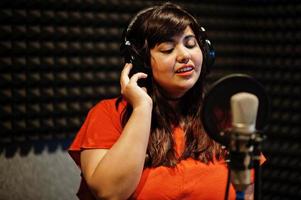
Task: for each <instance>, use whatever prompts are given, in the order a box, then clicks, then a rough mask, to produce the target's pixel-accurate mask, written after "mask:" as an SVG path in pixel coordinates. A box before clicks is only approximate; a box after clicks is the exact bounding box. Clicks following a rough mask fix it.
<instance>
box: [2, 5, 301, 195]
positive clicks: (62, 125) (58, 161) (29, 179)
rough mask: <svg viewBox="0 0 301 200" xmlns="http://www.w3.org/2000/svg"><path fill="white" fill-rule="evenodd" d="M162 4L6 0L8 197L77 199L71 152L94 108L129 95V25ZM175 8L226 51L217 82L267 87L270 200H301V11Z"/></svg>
mask: <svg viewBox="0 0 301 200" xmlns="http://www.w3.org/2000/svg"><path fill="white" fill-rule="evenodd" d="M158 2H160V1H149V0H147V1H142V0H140V1H139V0H110V1H107V0H29V1H26V0H23V1H22V0H15V1H6V0H4V1H3V0H2V1H1V2H0V103H1V104H0V200H19V199H27V200H36V199H41V200H57V199H62V200H70V199H76V197H75V193H76V191H77V189H78V186H79V181H80V177H79V173H80V172H79V170H78V169H77V167H76V166H75V164H74V163H73V161H72V160H71V158H70V157H69V156H68V154H67V151H66V150H67V148H68V146H69V145H70V142H71V141H72V139H73V137H74V135H75V134H76V132H77V131H78V129H79V127H80V126H81V124H82V122H83V120H84V118H85V116H86V114H87V112H88V110H89V109H90V108H91V106H93V105H94V104H96V103H97V102H98V101H100V100H101V99H103V98H109V97H115V96H117V95H118V94H119V74H120V70H121V68H122V67H123V61H122V59H121V58H120V56H119V44H120V38H121V33H122V31H123V29H124V27H125V26H126V24H127V22H128V20H129V19H130V17H131V16H132V15H133V14H134V13H135V12H137V11H138V10H140V9H142V8H144V7H146V6H151V5H154V4H157V3H158ZM172 2H176V3H179V4H180V5H182V6H184V7H185V8H187V9H188V10H189V11H191V12H192V13H193V14H194V15H195V16H196V17H197V18H198V20H199V22H200V23H201V24H202V25H203V26H204V27H206V29H207V34H208V36H209V38H210V40H211V41H212V43H213V45H214V47H215V49H216V52H217V59H216V62H215V64H214V66H213V68H212V73H211V74H210V75H209V77H208V82H209V83H212V82H213V81H215V80H217V79H218V78H220V77H223V76H225V75H228V74H232V73H237V72H238V73H246V74H249V75H252V76H254V77H255V78H256V79H257V80H259V81H260V82H261V83H262V84H263V85H264V86H265V88H266V90H267V92H268V94H269V96H270V98H271V107H272V112H271V115H270V120H269V127H268V129H267V131H266V133H267V136H268V138H267V140H266V141H265V142H264V145H263V151H264V153H265V155H266V157H267V159H268V162H267V163H266V165H265V166H264V167H263V174H262V181H263V183H262V184H263V185H262V186H263V187H262V195H263V199H267V200H268V199H273V200H277V199H281V200H282V199H300V198H301V143H300V138H301V136H300V135H301V133H300V79H301V45H300V43H301V42H300V41H301V31H300V29H301V16H300V13H301V4H300V3H298V1H293V0H292V1H284V0H283V1H281V0H274V1H272V0H270V1H269V0H228V1H218V0H207V1H196V0H195V1H193V0H185V1H184V0H182V1H181V0H179V1H172Z"/></svg>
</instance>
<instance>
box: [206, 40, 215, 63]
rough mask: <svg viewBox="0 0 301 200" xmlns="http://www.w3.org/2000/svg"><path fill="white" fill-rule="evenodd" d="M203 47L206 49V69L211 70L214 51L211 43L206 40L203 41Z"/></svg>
mask: <svg viewBox="0 0 301 200" xmlns="http://www.w3.org/2000/svg"><path fill="white" fill-rule="evenodd" d="M204 47H205V48H206V54H207V55H206V64H207V67H208V68H211V66H212V65H213V63H214V61H215V50H214V48H213V46H212V44H211V42H210V41H209V40H208V39H206V40H205V44H204Z"/></svg>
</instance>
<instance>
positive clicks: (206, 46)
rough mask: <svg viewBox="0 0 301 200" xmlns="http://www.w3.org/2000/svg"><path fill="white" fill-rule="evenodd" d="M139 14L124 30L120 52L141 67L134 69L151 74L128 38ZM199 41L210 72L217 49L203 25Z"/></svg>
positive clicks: (125, 59) (127, 59)
mask: <svg viewBox="0 0 301 200" xmlns="http://www.w3.org/2000/svg"><path fill="white" fill-rule="evenodd" d="M139 14H141V13H139ZM139 14H138V15H136V17H134V18H133V19H132V20H131V21H130V23H129V25H128V27H127V28H126V29H125V30H124V31H123V35H122V41H121V45H120V53H121V56H123V58H124V61H125V62H126V63H132V64H133V66H136V68H137V66H138V67H139V69H138V70H134V68H135V67H133V69H132V71H142V72H145V73H147V74H149V73H150V71H151V70H150V69H149V67H148V66H145V63H144V62H143V59H142V58H141V56H140V55H139V52H137V50H136V49H135V48H134V47H133V46H132V43H131V41H130V40H129V39H128V34H129V32H130V31H131V28H132V26H133V24H134V23H135V22H136V19H137V17H138V16H139ZM199 41H200V42H201V49H202V52H203V58H204V63H205V66H206V73H208V72H209V71H210V68H211V66H212V65H213V63H214V60H215V50H214V48H213V46H212V44H211V42H210V40H209V39H208V37H207V34H206V30H205V29H204V28H203V27H200V28H199Z"/></svg>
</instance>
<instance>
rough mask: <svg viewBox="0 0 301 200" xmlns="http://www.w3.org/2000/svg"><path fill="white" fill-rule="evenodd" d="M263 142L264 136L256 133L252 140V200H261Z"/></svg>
mask: <svg viewBox="0 0 301 200" xmlns="http://www.w3.org/2000/svg"><path fill="white" fill-rule="evenodd" d="M263 140H264V136H262V134H260V133H256V135H255V139H254V174H255V175H254V179H255V180H254V200H260V199H261V187H262V186H261V166H260V155H261V142H262V141H263Z"/></svg>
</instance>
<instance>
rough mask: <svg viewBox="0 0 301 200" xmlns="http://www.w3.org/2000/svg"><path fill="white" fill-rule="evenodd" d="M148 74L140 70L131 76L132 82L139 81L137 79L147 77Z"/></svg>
mask: <svg viewBox="0 0 301 200" xmlns="http://www.w3.org/2000/svg"><path fill="white" fill-rule="evenodd" d="M146 77H147V74H145V73H142V72H138V73H136V74H134V75H133V76H132V77H131V78H130V82H131V83H137V81H138V80H139V79H141V78H146Z"/></svg>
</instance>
